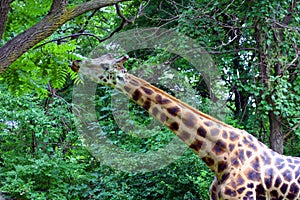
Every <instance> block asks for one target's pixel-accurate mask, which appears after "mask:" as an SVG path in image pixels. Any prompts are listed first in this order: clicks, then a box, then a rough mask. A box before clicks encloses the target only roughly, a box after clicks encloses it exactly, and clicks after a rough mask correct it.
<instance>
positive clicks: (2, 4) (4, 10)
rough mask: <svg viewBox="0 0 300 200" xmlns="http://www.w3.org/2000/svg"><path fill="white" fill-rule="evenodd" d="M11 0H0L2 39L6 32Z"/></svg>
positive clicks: (0, 36)
mask: <svg viewBox="0 0 300 200" xmlns="http://www.w3.org/2000/svg"><path fill="white" fill-rule="evenodd" d="M10 2H11V0H1V1H0V41H1V39H2V35H3V33H4V29H5V24H6V19H7V14H8V11H9V7H10Z"/></svg>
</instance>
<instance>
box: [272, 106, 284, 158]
mask: <svg viewBox="0 0 300 200" xmlns="http://www.w3.org/2000/svg"><path fill="white" fill-rule="evenodd" d="M269 121H270V132H271V133H270V144H271V148H272V149H273V150H275V151H276V152H278V153H280V154H283V143H284V135H283V132H282V123H281V117H280V116H277V115H275V114H274V112H273V111H269Z"/></svg>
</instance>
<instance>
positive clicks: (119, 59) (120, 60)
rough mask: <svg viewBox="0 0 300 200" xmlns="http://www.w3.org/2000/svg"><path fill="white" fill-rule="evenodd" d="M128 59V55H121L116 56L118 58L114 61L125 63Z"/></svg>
mask: <svg viewBox="0 0 300 200" xmlns="http://www.w3.org/2000/svg"><path fill="white" fill-rule="evenodd" d="M128 59H129V56H128V55H126V56H123V57H121V58H118V59H117V60H116V63H118V64H122V65H123V63H125V62H126V61H127V60H128Z"/></svg>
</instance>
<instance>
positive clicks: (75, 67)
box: [70, 60, 82, 72]
mask: <svg viewBox="0 0 300 200" xmlns="http://www.w3.org/2000/svg"><path fill="white" fill-rule="evenodd" d="M81 62H82V60H74V61H73V62H72V64H71V66H70V67H71V69H72V70H73V71H74V72H78V71H79V69H80V63H81Z"/></svg>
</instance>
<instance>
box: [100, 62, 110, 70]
mask: <svg viewBox="0 0 300 200" xmlns="http://www.w3.org/2000/svg"><path fill="white" fill-rule="evenodd" d="M101 68H102V69H103V70H105V71H107V70H109V65H108V64H103V65H101Z"/></svg>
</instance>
